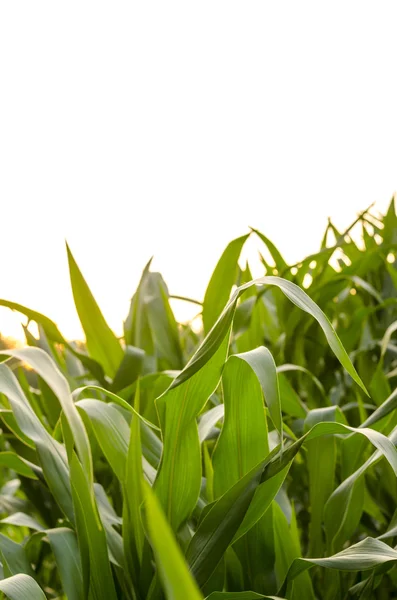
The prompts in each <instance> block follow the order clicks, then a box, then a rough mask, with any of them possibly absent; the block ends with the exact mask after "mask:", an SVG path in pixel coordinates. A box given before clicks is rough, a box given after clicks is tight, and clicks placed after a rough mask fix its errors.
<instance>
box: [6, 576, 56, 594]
mask: <svg viewBox="0 0 397 600" xmlns="http://www.w3.org/2000/svg"><path fill="white" fill-rule="evenodd" d="M0 591H2V592H3V594H6V596H8V598H9V599H10V600H27V598H29V600H46V597H45V595H44V592H43V590H42V589H41V588H40V586H39V585H38V584H37V583H36V582H35V580H34V579H33V578H32V577H29V575H23V574H22V573H21V574H19V575H14V576H13V577H8V578H7V579H3V580H2V581H0Z"/></svg>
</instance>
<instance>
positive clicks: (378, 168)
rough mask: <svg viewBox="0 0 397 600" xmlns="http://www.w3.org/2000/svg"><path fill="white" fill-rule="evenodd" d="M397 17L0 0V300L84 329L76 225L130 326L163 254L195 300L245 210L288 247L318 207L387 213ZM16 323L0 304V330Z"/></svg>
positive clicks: (375, 12)
mask: <svg viewBox="0 0 397 600" xmlns="http://www.w3.org/2000/svg"><path fill="white" fill-rule="evenodd" d="M396 19H397V4H396V3H395V2H388V1H382V2H365V1H364V2H363V1H360V2H345V1H344V2H332V3H325V2H318V1H316V2H302V1H300V2H264V1H263V0H260V1H256V0H251V1H250V2H241V1H240V2H234V1H232V0H227V1H226V2H223V1H217V0H211V1H206V0H202V1H200V2H186V0H185V1H183V2H173V1H171V0H167V2H163V1H161V2H152V1H148V2H122V1H118V2H110V1H108V2H89V1H84V2H81V1H79V2H75V1H68V2H54V1H53V0H51V1H48V2H44V1H36V2H32V1H31V0H29V1H25V2H23V1H18V2H2V3H1V4H0V85H1V93H0V202H1V209H2V210H1V216H2V219H1V232H0V241H1V250H2V251H1V256H2V261H1V291H0V297H3V298H7V299H10V300H14V301H16V302H20V303H22V304H26V305H28V306H29V307H31V308H34V309H36V310H39V311H41V312H43V313H45V314H47V315H48V316H49V317H51V318H52V319H54V320H55V321H57V323H58V324H59V326H60V328H61V330H62V331H63V333H64V334H65V335H66V336H70V337H75V336H79V335H80V328H79V324H78V320H77V317H76V315H75V312H74V309H73V303H72V296H71V292H70V289H69V281H68V271H67V262H66V253H65V248H64V239H65V238H66V239H67V240H68V242H69V244H70V246H71V248H72V251H73V253H74V255H75V258H76V260H77V262H78V263H79V265H80V267H81V269H82V271H83V273H84V275H85V277H86V279H87V281H88V283H89V285H90V286H91V289H92V291H93V293H94V295H95V297H96V298H97V301H98V302H99V304H100V306H101V308H102V310H103V312H104V314H105V317H106V318H107V319H108V321H109V323H110V325H111V326H112V327H113V328H114V329H115V330H116V331H117V332H121V324H122V319H123V318H124V317H125V315H126V312H127V309H128V304H129V299H130V296H131V295H132V293H133V292H134V290H135V287H136V285H137V282H138V279H139V276H140V272H141V270H142V268H143V266H144V265H145V263H146V262H147V260H148V259H149V258H150V256H151V255H153V254H154V255H155V260H154V262H153V266H154V267H155V268H156V269H159V270H161V272H162V273H163V275H164V277H165V279H166V281H167V283H168V285H169V289H170V291H171V293H173V294H183V295H190V296H193V297H197V298H202V296H203V293H204V290H205V286H206V283H207V281H208V279H209V277H210V275H211V272H212V270H213V267H214V266H215V263H216V261H217V259H218V257H219V256H220V254H221V252H222V251H223V249H224V247H225V246H226V244H227V243H228V241H230V240H231V239H232V238H233V237H237V236H239V235H242V234H243V233H245V232H246V231H247V227H248V225H252V226H254V227H256V228H258V229H260V230H262V231H263V232H264V233H265V234H266V235H267V236H269V237H270V238H271V239H272V240H273V241H274V242H275V243H276V244H277V245H278V246H279V248H280V250H281V251H282V252H283V253H284V255H285V257H286V258H287V259H289V260H291V261H293V262H295V261H297V260H299V259H300V258H302V257H303V256H304V255H305V254H307V253H309V252H311V251H315V250H316V249H317V248H318V245H319V243H320V238H321V235H322V232H323V229H324V228H325V226H326V219H327V216H332V217H333V218H334V220H335V222H336V224H337V225H339V226H340V227H343V226H347V225H348V224H349V223H350V222H351V221H352V220H353V219H354V218H355V216H356V213H357V212H358V211H360V210H362V209H364V208H365V207H366V206H367V205H369V204H370V203H371V202H373V201H377V203H378V207H379V208H380V209H383V208H384V207H385V206H386V205H387V204H388V202H389V200H390V197H391V196H392V194H393V192H394V191H395V190H396V189H397V143H396V141H397V108H396V97H397V96H396V92H397V79H396V78H397V69H396V67H397V65H396V29H395V24H396ZM179 311H180V312H179V314H180V315H182V317H183V314H184V313H183V311H182V309H179ZM22 320H23V319H22ZM20 321H21V317H20V316H19V315H13V314H12V313H11V312H10V311H7V310H6V309H2V310H1V312H0V331H1V332H3V333H4V334H6V335H14V336H20V335H21V329H20V326H19V323H20Z"/></svg>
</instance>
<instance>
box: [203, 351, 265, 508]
mask: <svg viewBox="0 0 397 600" xmlns="http://www.w3.org/2000/svg"><path fill="white" fill-rule="evenodd" d="M267 353H268V350H267V349H266V348H263V347H262V348H257V349H255V350H252V351H251V352H249V353H246V354H240V355H239V354H237V355H234V356H231V357H230V358H229V359H228V361H227V362H226V365H225V368H224V370H223V374H222V383H223V393H224V406H225V419H224V423H223V427H222V431H221V434H220V436H219V439H218V443H217V445H216V448H215V451H214V454H213V467H214V494H215V498H218V497H219V496H221V495H222V494H224V493H225V492H226V491H227V490H228V489H229V488H230V487H232V485H234V484H235V483H236V482H237V481H239V479H241V478H242V477H243V476H244V475H245V474H246V473H247V472H248V471H250V470H251V469H252V468H253V467H255V465H257V464H258V462H259V461H260V460H262V459H263V458H265V457H266V456H267V454H268V453H269V445H268V441H267V422H266V415H265V410H264V404H263V393H262V388H261V382H260V381H259V378H258V375H257V372H258V370H260V369H262V371H261V376H262V379H263V380H266V376H267V373H266V367H267V363H266V360H267Z"/></svg>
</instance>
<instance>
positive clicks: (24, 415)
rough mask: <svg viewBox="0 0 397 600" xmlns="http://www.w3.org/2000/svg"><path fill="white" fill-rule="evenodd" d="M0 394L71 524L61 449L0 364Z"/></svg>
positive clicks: (64, 464)
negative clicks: (33, 451) (6, 399)
mask: <svg viewBox="0 0 397 600" xmlns="http://www.w3.org/2000/svg"><path fill="white" fill-rule="evenodd" d="M25 350H26V349H25ZM35 350H36V351H38V352H43V351H42V350H37V349H35ZM8 352H11V351H8ZM43 354H44V352H43ZM0 392H1V393H3V394H5V395H6V396H7V398H8V400H9V403H10V405H11V408H12V410H13V414H14V416H15V419H16V422H17V424H18V426H19V428H20V429H21V431H22V432H23V433H24V435H26V436H27V438H29V439H30V440H32V441H33V442H34V443H35V445H36V448H37V453H38V455H39V458H40V462H41V465H42V468H43V474H44V477H45V479H46V481H47V483H48V486H49V488H50V490H51V492H52V493H53V495H54V497H55V499H56V501H57V502H58V504H59V506H60V507H61V508H62V510H63V511H64V513H65V515H66V516H67V517H68V519H69V520H70V521H71V522H72V523H73V522H74V514H73V505H72V498H71V490H70V481H69V470H68V466H67V457H66V452H65V448H64V447H63V446H62V445H61V444H60V443H59V442H57V441H56V440H54V439H53V438H52V437H51V435H50V434H49V433H48V432H47V430H46V429H45V427H44V426H43V425H42V423H41V421H40V420H39V418H38V417H37V415H36V414H35V412H34V411H33V409H32V407H31V406H30V404H29V402H28V401H27V399H26V397H25V395H24V393H23V391H22V389H21V387H20V385H19V383H18V381H17V379H16V377H15V375H14V374H13V373H12V371H11V370H10V369H9V368H8V367H7V366H6V365H5V364H4V363H2V364H0Z"/></svg>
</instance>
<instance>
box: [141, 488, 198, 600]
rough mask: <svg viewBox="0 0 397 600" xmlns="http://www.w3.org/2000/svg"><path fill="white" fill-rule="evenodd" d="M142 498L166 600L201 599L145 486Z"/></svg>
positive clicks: (160, 511)
mask: <svg viewBox="0 0 397 600" xmlns="http://www.w3.org/2000/svg"><path fill="white" fill-rule="evenodd" d="M144 496H145V510H146V515H147V526H148V530H149V536H150V541H151V544H152V546H153V550H154V555H155V558H156V565H157V568H158V570H159V575H160V578H161V581H162V583H163V586H164V589H165V593H166V597H167V600H187V598H188V599H189V600H200V599H202V598H203V596H202V595H201V593H200V591H199V589H198V587H197V585H196V583H195V581H194V579H193V577H192V576H191V574H190V572H189V569H188V567H187V565H186V563H185V561H184V558H183V555H182V553H181V551H180V549H179V546H178V544H177V542H176V540H175V538H174V536H173V533H172V531H171V529H170V527H169V525H168V523H167V521H166V519H165V516H164V514H163V512H162V510H161V508H160V504H159V502H158V500H157V498H156V496H155V494H154V493H153V492H152V490H151V488H150V487H149V486H148V485H146V486H145V488H144Z"/></svg>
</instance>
